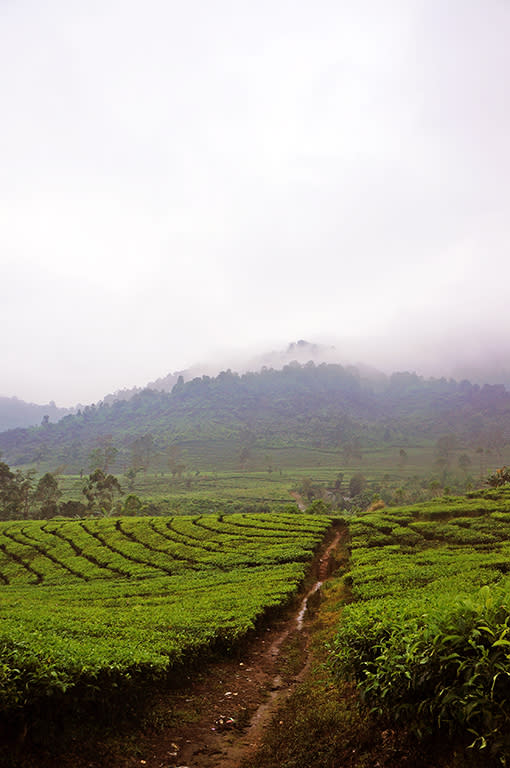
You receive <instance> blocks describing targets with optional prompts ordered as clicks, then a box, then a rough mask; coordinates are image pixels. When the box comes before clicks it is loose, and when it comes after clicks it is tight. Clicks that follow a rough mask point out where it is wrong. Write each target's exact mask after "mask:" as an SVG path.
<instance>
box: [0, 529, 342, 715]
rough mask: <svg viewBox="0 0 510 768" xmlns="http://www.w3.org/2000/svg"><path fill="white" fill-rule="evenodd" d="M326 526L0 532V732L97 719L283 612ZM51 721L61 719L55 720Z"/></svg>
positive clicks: (129, 703) (131, 703) (229, 646)
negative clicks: (53, 717) (67, 714)
mask: <svg viewBox="0 0 510 768" xmlns="http://www.w3.org/2000/svg"><path fill="white" fill-rule="evenodd" d="M330 524H331V520H330V519H329V518H326V517H317V516H312V515H300V514H282V515H264V514H260V515H249V516H245V515H242V514H234V515H230V516H228V517H227V518H225V519H223V518H222V516H221V515H220V516H217V515H204V516H193V517H192V516H186V517H174V518H168V517H166V518H165V517H157V518H138V519H133V518H118V519H87V520H73V521H71V520H50V521H16V522H5V523H2V524H1V525H0V604H1V611H0V722H3V723H4V724H5V723H7V724H8V725H10V726H12V725H15V726H17V727H20V724H21V725H22V726H23V727H25V726H26V725H27V724H28V725H29V726H31V727H33V726H36V725H37V723H41V722H46V720H47V719H48V717H49V713H50V710H53V711H54V712H55V713H57V715H58V716H60V715H62V713H63V712H64V710H65V709H66V707H67V708H69V706H71V707H72V709H73V712H74V716H76V714H77V713H80V712H84V711H85V710H86V709H87V707H88V708H89V709H90V708H92V709H94V708H95V707H101V708H102V711H108V712H109V713H110V714H111V713H112V711H114V710H115V709H116V708H119V707H121V708H122V707H131V708H133V707H135V706H136V702H137V697H138V696H139V695H140V692H141V691H142V690H143V689H144V687H147V686H149V687H150V686H151V685H153V684H154V683H157V682H163V681H165V680H167V679H168V677H169V676H172V674H176V673H177V672H179V671H180V672H181V673H182V671H183V670H187V669H189V665H190V664H192V662H193V661H194V660H196V659H197V658H198V657H200V656H201V655H204V654H205V655H207V653H208V652H210V651H211V649H218V648H219V649H222V650H227V651H228V650H230V649H232V648H233V647H234V646H235V644H236V643H237V642H238V641H239V640H240V639H241V638H243V636H245V635H246V633H247V632H248V631H249V630H251V629H253V628H254V626H255V624H256V622H257V620H258V619H259V618H260V617H262V616H263V615H265V614H266V613H267V612H268V610H270V609H272V608H274V607H275V606H280V605H281V604H283V603H285V602H286V601H288V600H289V599H290V597H291V596H292V595H293V594H294V593H295V592H296V590H297V587H298V585H299V584H300V582H301V581H302V579H303V577H304V575H305V571H306V568H307V564H308V563H309V561H310V559H311V557H312V554H313V551H314V549H315V548H316V547H317V545H318V544H319V542H320V541H321V540H322V539H323V537H324V534H325V532H326V530H327V529H328V527H329V526H330ZM59 713H60V714H59Z"/></svg>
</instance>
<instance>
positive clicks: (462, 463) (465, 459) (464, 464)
mask: <svg viewBox="0 0 510 768" xmlns="http://www.w3.org/2000/svg"><path fill="white" fill-rule="evenodd" d="M470 466H471V459H470V458H469V456H468V455H467V453H461V455H460V456H459V467H460V468H461V470H462V471H463V472H465V473H466V474H467V473H468V470H469V467H470Z"/></svg>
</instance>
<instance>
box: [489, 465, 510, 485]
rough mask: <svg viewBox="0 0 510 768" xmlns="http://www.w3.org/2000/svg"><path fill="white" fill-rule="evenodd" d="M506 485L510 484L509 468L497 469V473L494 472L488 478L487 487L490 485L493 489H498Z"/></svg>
mask: <svg viewBox="0 0 510 768" xmlns="http://www.w3.org/2000/svg"><path fill="white" fill-rule="evenodd" d="M506 483H510V469H509V468H508V467H501V468H500V469H497V470H496V472H493V473H492V474H491V475H489V477H488V478H487V485H490V486H491V487H492V488H498V487H499V486H500V485H505V484H506Z"/></svg>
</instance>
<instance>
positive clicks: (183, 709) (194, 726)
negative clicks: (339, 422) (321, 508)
mask: <svg viewBox="0 0 510 768" xmlns="http://www.w3.org/2000/svg"><path fill="white" fill-rule="evenodd" d="M330 536H331V534H330ZM342 536H343V530H342V529H340V528H333V536H332V538H330V539H329V542H328V543H327V545H326V546H325V548H323V550H322V552H321V554H320V555H318V557H317V558H316V561H315V563H314V573H315V578H316V581H315V583H314V584H313V586H312V587H311V588H310V589H309V590H308V591H307V593H306V594H305V595H304V597H303V598H302V600H301V602H300V605H299V606H298V608H297V609H295V610H294V612H293V613H292V614H291V615H287V616H286V617H285V618H284V619H283V620H280V621H279V622H276V623H275V625H274V626H273V627H271V628H267V629H265V630H263V631H261V632H260V633H259V635H258V636H257V637H256V638H255V639H254V640H253V641H252V642H251V643H250V644H249V646H248V647H247V648H246V649H244V650H243V651H242V652H241V654H240V656H239V658H237V659H228V660H226V661H221V662H218V663H217V664H213V665H212V666H211V667H210V668H208V669H207V670H206V671H204V673H203V674H202V675H201V676H200V677H199V678H198V679H197V680H195V681H194V682H193V683H192V684H191V685H190V686H189V687H188V688H187V689H185V690H181V691H179V692H176V693H175V694H173V695H172V702H171V708H172V712H173V715H172V725H169V726H167V727H165V728H164V729H163V730H162V732H160V733H158V734H154V735H153V737H152V738H149V739H147V740H146V741H145V743H144V744H140V748H141V749H140V757H137V759H131V760H129V761H127V762H125V763H123V764H122V765H125V766H129V767H130V768H131V766H135V765H138V766H139V765H145V766H148V768H178V767H182V768H220V766H221V768H239V766H240V764H241V762H242V761H243V760H246V759H247V758H248V757H249V756H250V755H251V754H253V753H254V752H255V751H256V749H257V746H258V745H259V743H260V741H261V738H262V736H263V732H264V729H265V727H266V726H267V724H268V722H269V721H270V719H271V717H272V715H273V714H274V712H275V711H276V709H277V708H278V706H279V705H280V704H281V703H282V702H283V701H284V700H285V698H286V697H288V696H289V695H290V693H291V692H292V690H293V689H294V687H295V686H296V684H297V683H298V682H300V681H301V680H302V679H303V678H304V677H305V676H306V673H307V669H308V664H307V656H308V654H307V636H308V632H307V625H306V621H305V617H306V612H307V607H308V603H309V601H310V600H311V599H313V596H314V595H315V594H316V593H317V592H319V590H320V587H321V585H322V583H323V582H324V581H326V580H327V578H328V577H329V576H330V575H331V573H332V571H333V570H334V563H335V559H334V553H335V551H336V550H337V549H338V547H339V544H340V542H341V539H342ZM288 655H289V656H291V657H292V658H293V662H292V664H291V668H290V669H289V660H288V658H287V656H288ZM118 765H119V763H117V764H116V766H118Z"/></svg>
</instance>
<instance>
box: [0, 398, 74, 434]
mask: <svg viewBox="0 0 510 768" xmlns="http://www.w3.org/2000/svg"><path fill="white" fill-rule="evenodd" d="M70 412H71V411H70V409H69V408H58V407H57V406H56V405H55V403H54V402H53V401H51V402H50V403H48V404H47V405H36V404H35V403H27V402H25V401H24V400H19V399H18V398H17V397H0V432H3V431H4V430H7V429H14V428H16V427H32V426H35V425H36V424H41V422H42V421H43V420H44V419H47V420H49V421H58V420H59V419H61V418H62V417H63V416H65V415H66V414H68V413H70Z"/></svg>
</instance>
